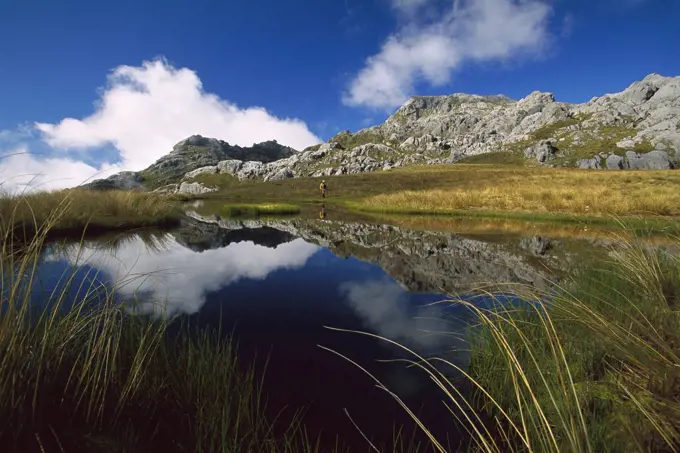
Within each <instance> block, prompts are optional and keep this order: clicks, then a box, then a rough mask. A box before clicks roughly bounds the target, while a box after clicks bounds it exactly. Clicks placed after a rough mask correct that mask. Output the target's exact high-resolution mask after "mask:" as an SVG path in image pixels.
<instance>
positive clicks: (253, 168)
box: [236, 161, 265, 180]
mask: <svg viewBox="0 0 680 453" xmlns="http://www.w3.org/2000/svg"><path fill="white" fill-rule="evenodd" d="M264 170H265V166H264V164H263V163H262V162H259V161H248V162H243V165H242V166H241V169H240V170H239V171H238V173H237V174H236V176H237V177H238V179H241V180H243V179H255V178H258V177H260V176H263V174H264Z"/></svg>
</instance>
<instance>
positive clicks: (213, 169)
mask: <svg viewBox="0 0 680 453" xmlns="http://www.w3.org/2000/svg"><path fill="white" fill-rule="evenodd" d="M217 171H218V167H217V165H211V166H208V167H201V168H197V169H196V170H193V171H190V172H188V173H187V174H185V175H184V178H185V179H190V178H195V177H196V176H198V175H202V174H215V173H217Z"/></svg>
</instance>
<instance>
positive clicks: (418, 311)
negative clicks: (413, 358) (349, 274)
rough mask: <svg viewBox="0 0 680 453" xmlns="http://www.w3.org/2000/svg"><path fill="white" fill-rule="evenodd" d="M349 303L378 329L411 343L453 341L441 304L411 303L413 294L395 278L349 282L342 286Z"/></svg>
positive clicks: (393, 337)
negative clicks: (412, 304) (393, 279)
mask: <svg viewBox="0 0 680 453" xmlns="http://www.w3.org/2000/svg"><path fill="white" fill-rule="evenodd" d="M339 290H340V293H341V294H343V295H344V296H345V299H346V300H347V302H348V303H349V305H350V306H351V307H352V308H353V309H354V310H355V312H356V313H357V314H358V315H359V316H360V317H361V318H362V319H363V320H364V322H365V323H366V324H367V325H368V326H369V327H371V328H372V329H375V331H376V332H377V333H378V334H379V335H381V336H383V337H385V338H388V339H390V340H393V341H397V342H402V341H403V342H405V343H407V344H409V345H411V346H418V347H420V348H422V347H433V346H438V345H440V344H442V342H448V341H450V339H449V338H447V337H446V336H444V335H442V334H441V332H444V331H445V330H447V328H448V325H447V324H446V321H445V320H444V319H443V317H444V310H443V308H442V306H441V305H429V306H423V307H412V306H410V300H409V293H408V292H406V290H404V288H402V287H401V286H399V285H398V284H397V283H395V282H394V281H392V280H387V279H383V280H369V281H364V282H345V283H343V284H342V285H341V286H340V288H339Z"/></svg>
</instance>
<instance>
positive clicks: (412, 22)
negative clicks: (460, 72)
mask: <svg viewBox="0 0 680 453" xmlns="http://www.w3.org/2000/svg"><path fill="white" fill-rule="evenodd" d="M426 3H427V0H422V1H418V0H393V6H395V7H396V8H399V9H401V10H404V9H408V11H410V12H411V13H412V14H411V15H410V16H409V17H410V18H409V19H408V20H407V23H406V24H405V25H403V26H402V27H401V28H400V29H399V30H398V31H397V32H395V33H394V34H392V35H390V36H389V37H388V38H387V40H386V41H385V43H384V44H383V46H382V49H381V50H380V52H378V54H376V55H373V56H371V57H369V58H368V59H367V60H366V64H365V66H364V68H363V69H361V71H359V73H358V74H357V76H356V77H355V78H354V79H353V81H352V82H351V83H350V86H349V89H348V91H347V92H346V93H345V94H344V95H343V102H344V103H345V104H346V105H350V106H367V107H372V108H393V107H396V106H399V105H401V104H402V103H403V102H404V101H406V99H408V97H409V96H410V95H412V94H413V92H414V89H415V85H416V83H417V82H419V81H421V80H424V81H426V82H428V83H430V84H432V85H434V86H441V85H444V84H446V83H448V82H450V79H451V75H452V73H453V71H454V70H455V69H456V68H458V67H459V66H460V65H461V64H463V63H465V62H467V61H471V62H475V61H477V62H482V61H493V60H507V59H510V58H515V57H519V56H522V55H525V54H531V53H537V52H539V51H540V50H542V49H543V48H544V46H545V44H546V43H547V41H548V38H549V35H548V30H547V28H548V19H549V16H550V13H551V11H552V9H551V7H550V6H549V5H548V4H547V2H546V1H545V0H460V1H458V0H454V1H453V3H452V4H451V6H450V7H449V8H448V9H447V10H446V11H445V12H443V13H442V14H441V15H440V16H439V17H440V18H439V19H438V20H436V21H434V22H433V21H424V20H422V18H421V17H419V14H418V11H420V10H419V9H418V7H419V6H422V5H424V4H426Z"/></svg>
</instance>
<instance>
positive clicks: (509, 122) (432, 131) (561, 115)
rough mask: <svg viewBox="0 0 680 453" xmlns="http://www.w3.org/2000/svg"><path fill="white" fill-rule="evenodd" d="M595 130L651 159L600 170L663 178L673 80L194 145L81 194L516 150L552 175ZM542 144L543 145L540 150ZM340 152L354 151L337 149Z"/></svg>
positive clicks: (675, 117)
mask: <svg viewBox="0 0 680 453" xmlns="http://www.w3.org/2000/svg"><path fill="white" fill-rule="evenodd" d="M605 126H606V127H614V128H618V130H617V134H620V137H619V138H620V139H619V141H618V143H617V146H618V147H619V148H620V149H621V150H622V151H623V150H629V149H633V148H635V147H636V146H638V145H640V144H643V143H644V144H648V143H651V145H652V146H653V147H654V149H655V152H653V153H652V154H649V155H645V156H644V157H643V156H638V155H631V156H630V158H626V159H622V158H620V157H614V156H608V157H606V160H607V164H606V167H607V168H609V169H622V168H628V167H631V168H636V169H660V168H673V167H674V162H675V161H676V160H680V77H674V78H671V77H663V76H660V75H658V74H651V75H649V76H647V77H645V79H643V80H641V81H637V82H635V83H633V84H632V85H630V86H629V87H628V88H627V89H625V90H623V91H622V92H620V93H613V94H605V95H602V96H600V97H595V98H593V99H591V100H590V101H588V102H585V103H583V104H569V103H565V102H559V101H557V100H556V99H555V96H554V95H553V94H552V93H543V92H539V91H535V92H532V93H530V94H529V95H527V96H526V97H524V98H523V99H519V100H513V99H510V98H508V97H506V96H502V95H497V96H477V95H471V94H463V93H456V94H451V95H448V96H415V97H413V98H411V99H409V100H408V101H407V102H406V103H404V105H402V106H401V107H400V108H399V109H398V110H397V111H396V112H395V113H394V114H393V115H391V116H390V117H389V118H388V119H387V120H386V121H385V122H384V123H382V124H379V125H377V126H373V127H369V128H366V129H362V130H360V131H357V132H356V133H354V134H353V133H351V132H350V131H342V132H340V133H338V134H337V135H336V136H335V137H333V138H332V139H331V140H329V141H328V142H327V143H322V144H319V145H315V146H313V147H309V148H306V149H305V151H304V152H302V153H297V152H296V151H295V150H293V149H292V148H288V147H285V146H282V145H279V144H278V143H276V142H275V141H269V142H264V143H260V144H255V145H253V146H252V147H239V146H232V145H229V144H228V143H226V142H223V141H221V140H216V139H212V138H207V137H202V136H200V135H194V136H191V137H188V138H187V139H185V140H182V141H181V142H179V143H178V144H177V145H175V147H174V148H173V150H172V151H171V152H170V153H169V154H168V155H166V156H164V157H162V158H161V159H159V160H158V161H157V162H156V163H154V164H153V165H152V166H150V167H149V168H147V169H146V170H144V171H142V172H140V173H128V174H121V175H115V177H111V178H107V179H106V180H98V181H95V182H93V183H91V184H89V185H88V186H90V187H93V188H102V189H106V188H129V189H139V190H143V189H144V186H145V185H147V184H151V183H153V184H154V185H155V186H159V185H165V184H169V183H177V182H179V181H181V180H182V178H183V177H190V175H193V174H197V173H192V172H195V171H198V170H199V169H202V168H210V170H201V172H203V171H210V172H212V171H213V168H214V167H217V172H219V173H225V174H231V175H235V176H236V177H238V178H239V179H266V180H271V179H278V178H283V177H286V178H288V177H291V176H290V175H291V174H292V175H293V176H292V177H300V176H328V175H337V174H346V173H347V174H354V173H361V172H366V171H376V170H380V169H383V168H387V167H391V168H395V167H399V166H407V165H421V164H427V165H434V164H454V163H456V162H458V161H460V160H461V159H464V158H466V157H468V156H476V155H480V154H484V153H492V152H497V151H502V150H508V149H511V150H514V149H517V148H518V147H519V145H522V148H524V150H525V156H527V157H528V158H530V159H535V160H536V161H537V162H540V163H542V164H544V165H549V166H554V165H555V164H554V163H553V162H552V161H553V160H554V158H555V157H556V156H557V155H558V154H559V155H560V156H564V157H568V156H569V153H570V152H571V150H573V149H574V148H575V147H581V148H582V147H583V146H584V145H587V144H588V143H591V142H593V141H595V142H597V140H600V139H602V140H604V139H605V138H606V137H605V135H604V134H605V133H606V131H605V130H603V128H604V127H605ZM548 134H549V135H548ZM388 137H389V139H388ZM547 137H552V138H551V139H550V140H543V139H545V138H547ZM349 143H363V144H362V145H360V146H355V147H353V148H352V149H345V147H348V144H349ZM397 143H398V145H397ZM664 152H665V153H666V154H662V153H664ZM603 159H605V156H597V157H595V156H594V157H593V158H591V159H583V160H581V161H579V162H578V166H579V167H581V168H600V167H602V166H603V165H602V160H603ZM253 162H257V163H253ZM561 165H562V166H566V165H567V164H566V163H565V164H561ZM284 168H285V169H287V170H284ZM187 174H188V175H189V176H187ZM141 175H143V177H142V176H141ZM144 178H148V181H146V180H144Z"/></svg>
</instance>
